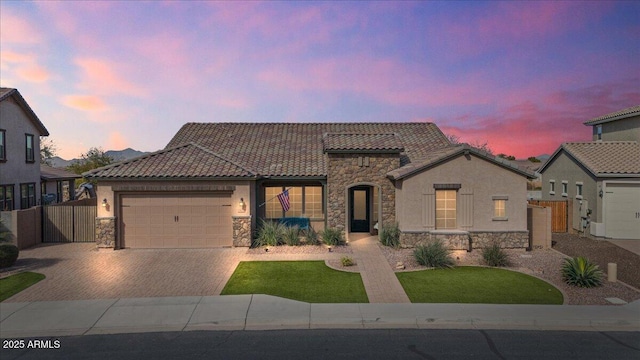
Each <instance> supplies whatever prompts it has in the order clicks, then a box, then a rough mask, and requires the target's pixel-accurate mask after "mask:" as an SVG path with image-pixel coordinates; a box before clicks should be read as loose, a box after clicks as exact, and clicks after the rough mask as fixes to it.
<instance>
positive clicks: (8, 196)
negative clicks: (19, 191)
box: [0, 185, 14, 211]
mask: <svg viewBox="0 0 640 360" xmlns="http://www.w3.org/2000/svg"><path fill="white" fill-rule="evenodd" d="M13 209H14V204H13V185H0V211H11V210H13Z"/></svg>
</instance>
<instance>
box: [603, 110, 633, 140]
mask: <svg viewBox="0 0 640 360" xmlns="http://www.w3.org/2000/svg"><path fill="white" fill-rule="evenodd" d="M600 125H602V141H640V116H634V117H630V118H627V119H622V120H616V121H611V122H607V123H603V124H600ZM593 140H594V141H596V140H598V132H597V126H593Z"/></svg>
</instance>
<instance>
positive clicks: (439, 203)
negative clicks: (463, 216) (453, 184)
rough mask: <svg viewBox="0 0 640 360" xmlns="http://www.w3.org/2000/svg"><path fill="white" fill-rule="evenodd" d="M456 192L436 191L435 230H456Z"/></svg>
mask: <svg viewBox="0 0 640 360" xmlns="http://www.w3.org/2000/svg"><path fill="white" fill-rule="evenodd" d="M457 193H458V192H457V191H456V190H436V229H455V228H456V195H457Z"/></svg>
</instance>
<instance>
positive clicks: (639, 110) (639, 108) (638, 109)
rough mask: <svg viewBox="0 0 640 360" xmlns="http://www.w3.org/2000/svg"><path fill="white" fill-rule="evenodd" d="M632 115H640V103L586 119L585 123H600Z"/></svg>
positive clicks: (590, 124) (588, 124)
mask: <svg viewBox="0 0 640 360" xmlns="http://www.w3.org/2000/svg"><path fill="white" fill-rule="evenodd" d="M632 116H640V105H636V106H632V107H630V108H626V109H622V110H619V111H616V112H612V113H610V114H606V115H602V116H599V117H597V118H594V119H591V120H588V121H586V122H585V123H584V124H585V125H587V126H592V125H598V124H602V123H606V122H609V121H614V120H621V119H626V118H629V117H632Z"/></svg>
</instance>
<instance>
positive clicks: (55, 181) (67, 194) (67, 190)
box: [40, 164, 82, 205]
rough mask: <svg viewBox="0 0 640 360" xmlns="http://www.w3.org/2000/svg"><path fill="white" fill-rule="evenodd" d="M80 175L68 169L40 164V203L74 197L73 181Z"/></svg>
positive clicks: (56, 201) (68, 199)
mask: <svg viewBox="0 0 640 360" xmlns="http://www.w3.org/2000/svg"><path fill="white" fill-rule="evenodd" d="M80 178H82V176H80V175H78V174H74V173H72V172H70V171H67V170H64V169H59V168H55V167H52V166H49V165H46V164H40V179H41V180H42V182H41V186H42V190H41V192H42V204H45V205H47V204H57V203H61V202H65V201H71V200H74V199H75V181H76V179H80Z"/></svg>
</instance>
